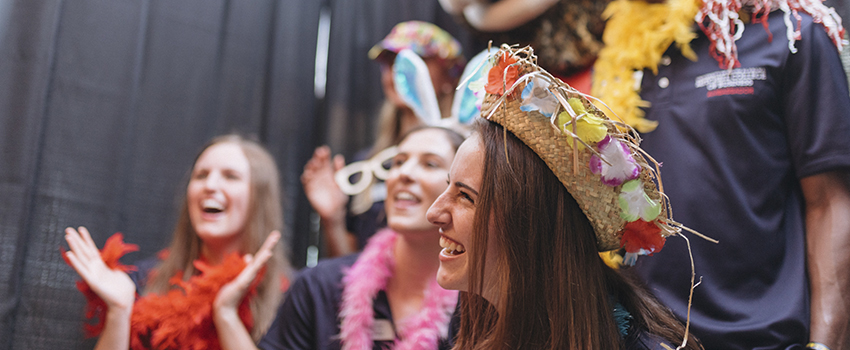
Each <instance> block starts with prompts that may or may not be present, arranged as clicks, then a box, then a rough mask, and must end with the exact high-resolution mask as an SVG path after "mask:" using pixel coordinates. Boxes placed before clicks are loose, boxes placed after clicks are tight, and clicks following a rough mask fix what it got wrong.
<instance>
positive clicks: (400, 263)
mask: <svg viewBox="0 0 850 350" xmlns="http://www.w3.org/2000/svg"><path fill="white" fill-rule="evenodd" d="M438 237H439V234H438V233H437V232H436V231H434V232H433V234H432V233H415V234H398V237H397V238H396V241H395V246H394V247H393V255H394V257H395V269H394V271H393V277H392V278H390V280H389V281H388V282H387V291H388V292H390V293H394V294H396V295H398V296H402V297H404V296H412V295H419V296H421V295H422V292H423V291H424V290H425V288H426V287H427V286H428V285H429V284H430V283H431V281H433V280H434V279H435V278H436V276H437V269H439V268H440V260H439V259H438V254H439V252H440V249H441V248H440V243H439V240H438Z"/></svg>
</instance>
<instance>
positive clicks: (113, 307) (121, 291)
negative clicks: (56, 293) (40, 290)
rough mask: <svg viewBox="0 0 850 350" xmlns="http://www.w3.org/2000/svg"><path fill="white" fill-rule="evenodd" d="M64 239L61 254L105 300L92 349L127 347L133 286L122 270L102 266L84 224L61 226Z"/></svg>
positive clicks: (134, 289) (134, 298) (134, 294)
mask: <svg viewBox="0 0 850 350" xmlns="http://www.w3.org/2000/svg"><path fill="white" fill-rule="evenodd" d="M65 240H66V241H67V242H68V246H69V247H70V249H71V250H70V251H68V252H67V253H65V255H66V256H67V257H68V261H70V262H71V266H73V267H74V270H76V271H77V273H78V274H79V275H80V277H82V278H83V280H84V281H85V282H86V283H87V284H88V285H89V287H90V288H91V289H92V291H94V292H95V294H97V296H99V297H100V298H101V299H103V301H104V302H105V303H106V307H107V311H106V322H105V324H104V328H103V332H102V333H101V334H100V338H99V339H98V340H97V345H95V349H96V350H108V349H129V348H130V315H131V314H132V313H133V303H134V302H135V301H136V285H135V284H133V281H132V280H131V279H130V276H127V274H126V273H124V272H122V271H119V270H112V269H110V268H109V267H108V266H106V264H105V263H104V262H103V259H102V258H101V257H100V251H99V250H98V249H97V246H96V245H95V244H94V241H93V240H92V238H91V235H90V234H89V231H88V230H87V229H86V228H85V227H80V228H79V230H74V229H73V228H70V227H69V228H67V229H65Z"/></svg>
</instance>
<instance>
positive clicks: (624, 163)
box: [590, 135, 640, 187]
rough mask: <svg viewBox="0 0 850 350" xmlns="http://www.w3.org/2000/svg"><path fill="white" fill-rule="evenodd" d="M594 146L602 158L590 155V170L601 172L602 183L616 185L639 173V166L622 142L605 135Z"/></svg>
mask: <svg viewBox="0 0 850 350" xmlns="http://www.w3.org/2000/svg"><path fill="white" fill-rule="evenodd" d="M596 146H597V147H598V148H599V154H601V156H602V158H600V157H599V156H598V155H596V154H594V155H592V156H591V157H590V172H592V173H594V174H602V183H604V184H606V185H608V186H612V187H613V186H618V185H620V184H622V183H623V182H625V181H628V180H633V179H637V177H638V175H640V167H639V166H638V165H637V162H635V159H634V158H633V157H632V155H631V153H630V151H629V147H628V146H626V145H625V144H623V143H622V142H620V141H617V140H616V139H614V138H612V137H610V136H608V135H606V136H605V137H604V138H602V140H601V141H599V143H598V144H597V145H596ZM603 158H604V159H605V161H602V159H603Z"/></svg>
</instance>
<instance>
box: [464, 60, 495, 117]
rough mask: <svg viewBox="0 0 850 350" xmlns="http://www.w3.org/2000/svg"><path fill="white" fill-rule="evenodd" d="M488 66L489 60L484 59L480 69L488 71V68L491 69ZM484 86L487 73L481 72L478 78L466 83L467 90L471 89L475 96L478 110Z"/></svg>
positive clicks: (482, 102)
mask: <svg viewBox="0 0 850 350" xmlns="http://www.w3.org/2000/svg"><path fill="white" fill-rule="evenodd" d="M490 66H491V64H490V62H488V61H485V62H484V64H483V65H482V67H481V69H482V70H486V71H487V72H489V69H492V67H490ZM486 87H487V75H485V74H481V77H480V78H478V79H477V80H473V81H470V82H469V85H467V88H468V89H469V90H472V95H473V96H475V107H476V108H478V110H479V111H480V110H481V105H482V104H484V96H485V95H486V92H487V91H486Z"/></svg>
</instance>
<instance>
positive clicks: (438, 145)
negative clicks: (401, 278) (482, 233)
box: [385, 129, 455, 232]
mask: <svg viewBox="0 0 850 350" xmlns="http://www.w3.org/2000/svg"><path fill="white" fill-rule="evenodd" d="M454 154H455V150H454V146H452V143H451V141H450V140H449V138H448V136H447V135H446V132H445V131H443V130H439V129H422V130H420V131H416V132H413V133H411V134H410V135H408V136H407V137H406V138H405V139H404V140H403V141H402V142H401V143H400V144H399V145H398V154H397V155H396V156H395V158H393V161H392V168H390V172H389V176H388V177H387V181H386V182H387V199H386V201H385V208H386V211H387V224H388V226H389V227H390V228H391V229H393V230H395V231H396V232H423V231H436V230H437V227H436V226H434V225H432V224H431V223H430V222H428V220H427V219H426V218H425V213H426V212H427V211H428V207H430V206H431V203H434V200H435V199H437V196H439V195H440V193H442V192H443V190H445V189H446V175H448V172H449V167H450V166H451V164H452V160H453V159H454Z"/></svg>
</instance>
